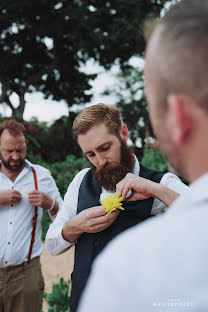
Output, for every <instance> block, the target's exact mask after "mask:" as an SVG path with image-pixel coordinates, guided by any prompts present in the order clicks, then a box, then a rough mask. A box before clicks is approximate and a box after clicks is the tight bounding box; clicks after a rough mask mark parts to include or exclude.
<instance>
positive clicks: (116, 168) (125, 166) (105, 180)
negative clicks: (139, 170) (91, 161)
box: [92, 140, 135, 192]
mask: <svg viewBox="0 0 208 312" xmlns="http://www.w3.org/2000/svg"><path fill="white" fill-rule="evenodd" d="M120 153H121V161H120V163H118V162H115V161H112V162H110V163H107V164H106V165H105V166H103V167H101V168H96V167H95V166H93V165H92V172H93V177H94V179H95V181H96V182H97V183H98V184H99V185H100V186H103V187H104V188H105V189H106V190H108V191H112V192H113V191H115V189H116V184H117V183H118V182H120V181H121V180H122V179H123V178H124V177H125V176H126V174H127V173H129V172H132V171H133V168H134V163H135V158H134V153H133V151H132V149H131V148H130V147H129V146H127V144H126V143H124V142H123V141H122V140H121V149H120Z"/></svg>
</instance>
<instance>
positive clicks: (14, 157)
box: [12, 152, 19, 160]
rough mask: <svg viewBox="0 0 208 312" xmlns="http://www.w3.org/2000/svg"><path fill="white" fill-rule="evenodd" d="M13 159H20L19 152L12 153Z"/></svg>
mask: <svg viewBox="0 0 208 312" xmlns="http://www.w3.org/2000/svg"><path fill="white" fill-rule="evenodd" d="M12 159H13V160H17V159H19V154H18V153H17V152H13V153H12Z"/></svg>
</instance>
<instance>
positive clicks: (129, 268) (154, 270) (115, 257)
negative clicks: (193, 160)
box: [78, 173, 208, 312]
mask: <svg viewBox="0 0 208 312" xmlns="http://www.w3.org/2000/svg"><path fill="white" fill-rule="evenodd" d="M207 189H208V173H207V174H205V175H203V176H202V177H201V178H199V179H198V180H197V181H195V182H194V183H193V184H192V185H191V186H190V188H189V190H188V192H186V193H185V194H184V195H182V196H180V197H179V198H178V199H177V200H176V201H175V202H174V203H173V204H172V206H171V208H170V209H169V210H168V211H167V213H166V214H164V215H160V216H157V217H156V218H154V219H153V220H151V221H148V220H147V221H145V222H143V223H142V224H140V225H139V226H135V227H133V228H131V229H129V230H127V231H126V232H124V233H123V234H121V235H119V236H118V237H117V238H115V239H114V240H113V241H112V242H111V243H109V244H108V246H107V247H106V248H105V249H104V251H103V252H102V253H101V254H100V255H99V256H98V258H96V260H95V262H94V265H93V268H92V274H91V276H90V278H89V281H88V284H87V287H86V289H85V291H84V293H83V297H82V300H81V304H80V307H79V309H78V311H79V312H88V311H90V312H97V311H99V312H106V311H108V312H124V311H130V312H134V311H145V312H154V311H164V312H173V311H190V312H192V311H193V312H205V311H208V270H207V264H208V248H207V246H208V239H207V237H208V192H207ZM136 246H138V248H136Z"/></svg>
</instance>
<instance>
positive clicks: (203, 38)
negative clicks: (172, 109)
mask: <svg viewBox="0 0 208 312" xmlns="http://www.w3.org/2000/svg"><path fill="white" fill-rule="evenodd" d="M157 32H158V43H157V50H156V51H155V54H156V55H155V61H156V62H155V63H156V65H155V68H157V70H156V72H155V73H153V75H155V79H154V80H155V84H157V90H158V94H157V97H158V99H157V102H158V103H160V106H161V107H162V108H163V109H165V108H166V107H165V105H166V99H167V96H168V94H171V93H178V94H179V93H180V94H187V95H189V96H190V97H192V98H193V99H194V100H195V101H196V102H197V103H198V104H199V105H201V107H202V108H204V109H205V110H206V111H207V112H208V88H207V85H208V61H207V57H208V36H207V32H208V0H181V1H179V2H178V3H177V4H175V5H173V6H172V7H171V8H170V9H169V11H168V12H167V13H166V14H165V16H164V17H163V18H162V19H160V20H159V21H158V23H156V27H155V28H154V30H153V32H152V34H153V36H154V35H155V33H157ZM150 38H152V36H150ZM150 41H151V40H150Z"/></svg>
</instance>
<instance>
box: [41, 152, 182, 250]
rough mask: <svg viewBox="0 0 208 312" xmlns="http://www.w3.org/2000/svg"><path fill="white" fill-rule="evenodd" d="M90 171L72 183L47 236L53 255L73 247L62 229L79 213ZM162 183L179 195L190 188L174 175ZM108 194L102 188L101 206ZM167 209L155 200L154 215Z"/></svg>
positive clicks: (165, 176) (167, 175)
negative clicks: (79, 198) (84, 186)
mask: <svg viewBox="0 0 208 312" xmlns="http://www.w3.org/2000/svg"><path fill="white" fill-rule="evenodd" d="M135 160H136V161H135V165H134V170H133V172H134V174H135V175H139V172H140V165H139V162H138V160H137V158H136V157H135ZM88 170H90V168H86V169H83V170H81V171H80V172H79V173H78V174H77V175H76V176H75V178H74V179H73V181H72V182H71V183H70V185H69V187H68V190H67V193H66V195H65V197H64V203H63V206H62V209H61V211H59V213H58V214H57V217H56V220H55V221H54V222H53V223H52V224H51V225H50V227H49V230H48V232H47V234H46V241H45V244H46V249H47V250H48V252H49V253H50V254H52V255H58V254H60V253H63V252H65V251H66V250H68V249H69V248H70V247H71V246H72V245H73V244H72V243H70V242H68V241H66V240H65V239H64V238H63V236H62V229H63V226H64V225H65V223H66V222H67V221H69V220H70V219H71V218H72V217H74V216H75V215H76V213H77V203H78V194H79V187H80V184H81V182H82V180H83V178H84V176H85V174H86V173H87V171H88ZM160 183H161V184H164V185H166V186H167V187H168V188H170V189H172V190H173V191H175V192H177V193H178V194H182V193H184V192H185V191H186V190H187V189H188V187H187V186H186V185H185V184H183V183H182V182H181V180H180V179H179V178H178V177H177V176H176V175H175V174H173V173H166V174H164V176H163V177H162V179H161V181H160ZM107 194H109V191H107V190H105V189H104V188H102V192H101V194H100V204H101V203H102V201H103V199H104V198H105V197H106V195H107ZM166 208H167V207H166V206H165V205H164V203H162V202H161V201H159V200H158V199H154V202H153V207H152V215H155V214H159V213H161V212H164V211H165V209H166Z"/></svg>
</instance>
